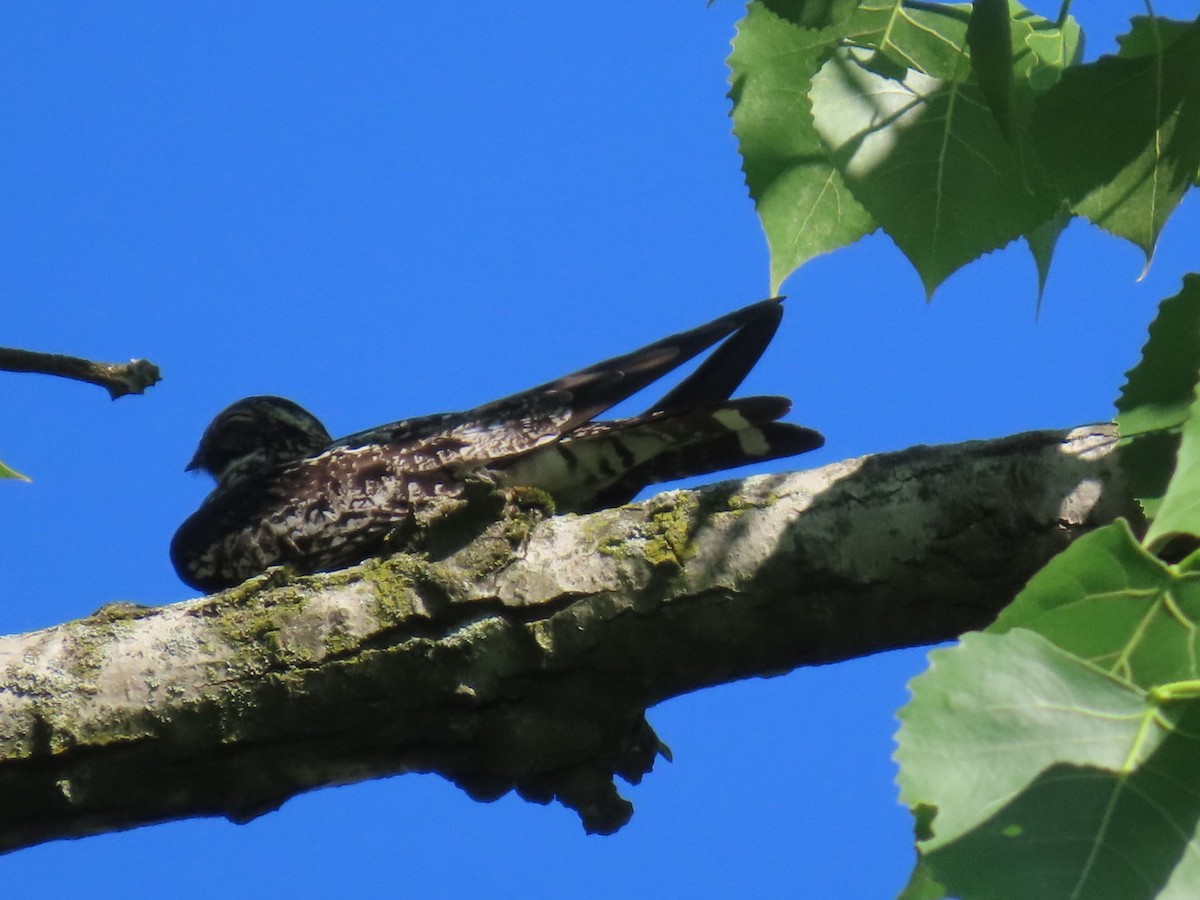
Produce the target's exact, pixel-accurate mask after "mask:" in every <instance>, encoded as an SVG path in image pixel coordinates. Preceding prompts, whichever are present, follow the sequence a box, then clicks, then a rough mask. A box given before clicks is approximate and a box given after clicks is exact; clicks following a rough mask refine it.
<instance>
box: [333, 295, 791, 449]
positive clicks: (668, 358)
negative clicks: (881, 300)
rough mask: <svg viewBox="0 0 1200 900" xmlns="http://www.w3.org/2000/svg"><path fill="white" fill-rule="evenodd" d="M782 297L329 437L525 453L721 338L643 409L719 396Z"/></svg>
mask: <svg viewBox="0 0 1200 900" xmlns="http://www.w3.org/2000/svg"><path fill="white" fill-rule="evenodd" d="M780 300H781V298H772V299H770V300H763V301H760V302H758V303H754V304H751V305H750V306H746V307H743V308H742V309H739V310H736V311H734V312H732V313H729V314H727V315H724V316H721V317H720V318H719V319H714V320H713V321H711V322H708V323H706V324H704V325H700V326H698V327H697V328H693V329H691V330H689V331H683V332H680V333H678V334H673V335H671V336H669V337H666V338H663V339H662V340H660V341H655V342H654V343H653V344H648V345H646V346H645V347H642V348H640V349H638V350H635V351H633V352H632V353H627V354H625V355H623V356H616V357H613V358H612V359H607V360H604V361H603V362H600V363H596V364H595V365H592V366H588V367H587V368H585V369H580V370H579V371H577V372H572V373H571V374H569V375H564V376H563V377H561V378H558V379H555V380H554V381H548V382H546V383H545V384H541V385H538V386H537V387H534V388H530V389H528V390H525V391H521V392H520V393H517V394H513V395H511V396H508V397H504V398H501V399H499V400H494V401H492V402H490V403H485V404H483V405H482V406H477V407H475V408H474V409H470V410H466V411H464V412H459V413H444V414H441V415H436V416H424V417H420V418H415V419H405V420H403V421H400V422H393V423H391V424H389V425H383V426H379V427H377V428H371V429H369V430H367V431H360V432H357V433H355V434H352V435H349V436H347V437H344V438H341V439H339V440H337V441H334V442H333V444H332V445H331V446H335V447H359V446H363V445H366V444H401V445H404V446H406V447H407V448H409V449H410V451H411V452H412V454H413V456H414V458H424V459H427V460H428V462H429V463H431V464H434V463H436V464H446V463H447V462H451V463H454V464H460V465H461V464H473V463H474V464H478V463H480V462H486V461H490V460H497V459H505V458H508V457H512V456H515V455H519V454H521V453H526V452H528V451H530V450H533V449H535V448H536V447H539V446H542V445H543V444H546V443H549V442H552V441H555V440H557V439H559V438H560V437H562V436H563V435H565V434H569V433H571V432H572V431H573V430H574V429H576V428H578V427H579V426H580V425H583V424H584V423H586V422H590V421H591V420H592V419H594V418H595V417H596V416H598V415H599V414H600V413H602V412H604V411H605V410H606V409H609V408H610V407H612V406H615V405H616V404H618V403H620V402H621V401H622V400H624V399H626V398H627V397H630V396H632V395H633V394H635V393H637V392H638V391H640V390H642V389H643V388H645V387H647V386H648V385H650V384H652V383H653V382H655V381H657V380H658V379H659V378H662V377H663V376H664V375H666V374H667V373H669V372H670V371H672V370H673V369H676V368H678V367H679V366H681V365H683V364H684V363H686V362H688V361H689V360H691V359H694V358H695V357H696V356H698V355H699V354H700V353H703V352H704V351H705V350H707V349H708V348H709V347H711V346H713V344H716V343H717V342H718V341H721V340H722V339H723V338H728V340H726V341H725V342H724V343H723V344H722V345H721V346H720V347H719V348H718V349H717V350H716V351H714V353H713V355H712V356H711V357H710V358H709V359H708V360H706V361H705V362H704V364H702V365H701V366H700V367H699V368H698V369H697V370H696V371H695V372H693V373H692V374H691V375H689V376H688V377H687V378H686V379H684V380H683V381H682V382H681V383H680V384H679V385H678V386H677V387H675V388H674V389H673V390H671V391H670V392H668V393H667V394H666V395H665V396H664V397H663V398H662V399H661V400H660V401H659V402H658V403H656V404H655V405H654V406H653V407H651V409H650V410H648V412H678V411H681V410H683V409H686V408H689V407H692V406H697V405H712V404H714V403H718V402H720V401H722V400H725V399H727V398H728V397H729V395H730V394H731V393H732V392H733V391H734V390H735V389H736V388H737V386H738V385H739V384H741V382H742V380H743V379H744V378H745V377H746V374H747V373H748V372H749V371H750V369H751V368H752V367H753V366H754V364H755V363H756V362H757V361H758V359H759V357H760V356H761V355H762V352H763V350H764V349H765V348H766V346H767V344H768V343H769V342H770V340H771V337H772V336H773V335H774V333H775V329H776V328H777V327H778V325H779V320H780V317H781V316H782V314H783V310H782V307H781V306H780Z"/></svg>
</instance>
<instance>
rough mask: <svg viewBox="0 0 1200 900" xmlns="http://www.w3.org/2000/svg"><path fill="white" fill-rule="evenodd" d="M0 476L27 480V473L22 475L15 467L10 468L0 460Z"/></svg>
mask: <svg viewBox="0 0 1200 900" xmlns="http://www.w3.org/2000/svg"><path fill="white" fill-rule="evenodd" d="M0 478H16V479H17V480H19V481H29V476H28V475H22V474H21V473H20V472H18V471H16V470H15V469H10V468H9V467H8V466H6V465H5V464H4V463H2V462H0Z"/></svg>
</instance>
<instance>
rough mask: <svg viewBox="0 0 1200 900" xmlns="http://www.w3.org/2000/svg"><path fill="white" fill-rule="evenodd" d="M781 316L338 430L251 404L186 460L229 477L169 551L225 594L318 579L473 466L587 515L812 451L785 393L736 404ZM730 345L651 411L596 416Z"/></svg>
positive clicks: (377, 546)
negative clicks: (254, 585)
mask: <svg viewBox="0 0 1200 900" xmlns="http://www.w3.org/2000/svg"><path fill="white" fill-rule="evenodd" d="M782 315H783V307H782V306H780V304H779V300H778V299H773V300H764V301H762V302H760V303H755V304H753V305H751V306H747V307H745V308H744V309H740V310H738V311H736V312H733V313H730V314H728V315H726V316H722V317H721V318H719V319H716V320H715V321H712V322H709V323H708V324H706V325H701V326H700V327H698V328H694V329H692V330H691V331H684V332H681V333H680V334H676V335H672V336H671V337H668V338H664V339H663V340H661V341H658V342H656V343H653V344H650V345H648V346H646V347H643V348H642V349H640V350H635V351H634V352H633V353H630V354H627V355H625V356H618V357H615V358H614V359H610V360H606V361H605V362H602V363H597V364H596V365H594V366H590V367H588V368H586V369H581V370H580V371H578V372H575V373H573V374H571V375H566V376H564V377H562V378H559V379H558V380H556V381H551V382H548V383H546V384H543V385H540V386H538V387H535V388H531V389H530V390H527V391H523V392H522V393H519V394H514V395H512V396H511V397H505V398H503V399H501V400H495V401H493V402H491V403H486V404H484V405H483V406H477V407H475V408H474V409H469V410H466V411H465V412H456V413H443V414H441V415H432V416H422V417H419V418H414V419H405V420H403V421H400V422H393V423H392V424H390V425H382V426H380V427H378V428H371V429H369V430H367V431H360V432H358V433H356V434H352V435H349V436H348V437H344V438H341V439H339V440H332V439H331V438H330V436H329V434H328V432H326V430H325V427H324V426H323V425H322V424H321V423H320V421H318V420H317V418H316V417H315V416H313V415H312V414H311V413H309V412H307V411H306V410H304V409H303V408H301V407H300V406H298V405H296V404H295V403H292V402H291V401H290V400H284V399H283V398H281V397H247V398H246V399H244V400H239V401H238V402H236V403H234V404H233V405H232V406H229V407H228V408H226V409H225V410H223V411H222V412H221V413H219V414H218V415H217V417H216V418H215V419H213V421H212V423H211V424H210V425H209V426H208V428H207V429H205V431H204V435H203V436H202V437H201V438H200V445H199V447H198V448H197V449H196V455H195V456H194V457H193V458H192V461H191V462H190V463H189V464H188V466H187V468H188V469H189V470H194V469H199V470H201V471H204V472H208V473H209V474H211V475H212V476H214V477H215V478H216V481H217V486H216V488H215V489H214V490H213V492H212V493H211V494H209V496H208V497H207V498H206V499H205V500H204V503H203V504H202V505H201V506H200V509H198V510H197V511H196V512H195V513H194V514H193V515H192V516H190V517H189V518H188V519H187V520H186V521H185V522H184V523H183V524H182V525H181V526H180V528H179V530H178V531H177V532H176V533H175V537H174V539H173V540H172V541H171V561H172V562H173V563H174V565H175V570H176V571H177V572H178V573H179V577H180V578H181V579H183V580H184V581H185V582H186V583H187V584H189V585H191V586H192V587H194V588H198V589H200V590H204V591H214V590H220V589H222V588H227V587H231V586H233V585H235V584H239V583H240V582H242V581H244V580H246V579H247V578H250V577H251V576H253V575H258V574H260V573H261V572H264V571H266V569H267V568H269V567H270V566H277V565H281V564H287V565H289V566H291V567H292V568H293V569H295V570H296V571H298V572H302V573H311V572H320V571H326V570H329V569H336V568H340V567H343V566H348V565H352V564H354V563H356V562H360V561H361V560H363V559H366V558H367V557H369V556H372V555H375V554H376V553H378V552H379V551H380V550H381V549H382V548H383V545H384V543H385V540H386V538H387V537H388V535H389V534H391V533H393V532H394V531H395V530H396V529H397V528H398V527H400V526H402V525H403V524H405V523H406V522H407V521H409V520H410V519H411V517H412V515H413V513H414V511H415V510H420V509H421V508H422V505H423V504H428V503H429V502H430V501H431V500H432V499H433V498H435V497H455V496H458V495H460V494H461V493H462V492H463V489H464V484H465V481H466V479H467V478H468V477H469V476H471V475H473V474H479V475H483V476H485V477H488V478H490V479H491V480H493V481H495V483H496V484H498V485H499V486H501V487H512V486H532V487H537V488H541V489H542V490H544V491H546V492H547V493H548V494H549V495H550V496H551V497H553V499H554V501H555V508H556V510H557V511H558V512H590V511H594V510H597V509H603V508H605V507H609V506H617V505H620V504H622V503H627V502H629V501H630V500H632V499H633V497H634V495H636V494H637V493H638V491H640V490H641V489H642V488H644V487H645V486H647V485H649V484H656V483H658V482H661V481H671V480H674V479H677V478H684V477H687V476H691V475H703V474H707V473H710V472H716V471H719V470H721V469H728V468H732V467H734V466H740V465H745V464H747V463H751V462H757V461H761V460H767V459H776V458H779V457H783V456H792V455H794V454H797V453H803V452H805V451H806V450H813V449H816V448H817V447H820V446H821V445H822V444H823V443H824V438H823V437H821V435H820V434H818V433H817V432H816V431H813V430H811V429H808V428H802V427H801V426H799V425H793V424H790V423H787V422H779V421H777V420H778V419H779V418H780V417H781V416H783V415H784V414H785V413H786V412H787V411H788V409H789V408H790V407H791V402H790V401H789V400H787V399H786V398H784V397H745V398H742V399H737V400H731V399H729V398H730V395H731V394H732V393H733V392H734V390H736V389H737V387H738V385H740V384H741V383H742V380H743V379H744V378H745V377H746V375H747V373H749V371H750V369H751V368H752V367H753V366H754V364H755V363H756V362H757V361H758V359H759V357H760V356H761V355H762V352H763V350H765V349H766V346H767V344H768V343H769V342H770V340H771V338H772V337H773V336H774V334H775V330H776V328H777V327H778V326H779V321H780V318H781V316H782ZM722 339H725V340H724V343H722V344H721V345H720V346H719V347H717V348H716V349H715V350H714V351H713V352H712V354H711V355H710V356H709V357H708V359H707V360H705V361H704V362H703V363H702V364H701V365H700V366H699V367H698V368H697V369H696V370H695V371H694V372H693V373H692V374H691V375H689V376H688V377H686V378H685V379H683V380H682V381H681V382H680V383H679V384H678V385H677V386H676V387H675V388H674V389H673V390H671V391H669V392H668V393H667V394H666V395H665V396H663V398H662V399H661V400H659V401H658V402H657V403H655V404H654V405H653V406H651V407H650V408H649V409H647V410H646V411H645V412H643V413H641V414H639V415H635V416H631V417H629V418H625V419H616V420H612V421H595V417H596V416H598V415H599V414H600V413H602V412H604V410H606V409H608V408H609V407H611V406H614V405H615V404H617V403H619V402H620V401H622V400H624V399H625V398H627V397H629V396H631V395H632V394H634V393H636V392H637V391H639V390H641V389H642V388H644V387H646V386H647V385H649V384H651V383H652V382H654V381H656V380H657V379H659V378H661V377H662V376H663V375H665V374H666V373H667V372H669V371H671V370H672V369H674V368H676V367H677V366H680V365H682V364H683V363H685V362H687V361H688V360H690V359H692V358H694V357H695V356H697V355H699V354H700V353H702V352H703V351H704V350H706V349H708V348H709V347H711V346H712V345H713V344H716V343H717V342H718V341H721V340H722Z"/></svg>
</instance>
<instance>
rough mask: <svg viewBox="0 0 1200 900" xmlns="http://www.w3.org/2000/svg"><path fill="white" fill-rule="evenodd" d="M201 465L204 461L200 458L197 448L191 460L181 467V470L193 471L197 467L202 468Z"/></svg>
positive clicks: (202, 465)
mask: <svg viewBox="0 0 1200 900" xmlns="http://www.w3.org/2000/svg"><path fill="white" fill-rule="evenodd" d="M203 467H204V463H203V462H202V461H201V459H200V451H199V450H197V451H196V455H195V456H193V457H192V459H191V461H190V462H189V463H188V464H187V465H186V466H184V467H183V471H185V472H195V471H196V470H197V469H202V468H203Z"/></svg>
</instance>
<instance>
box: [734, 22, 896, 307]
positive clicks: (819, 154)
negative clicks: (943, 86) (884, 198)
mask: <svg viewBox="0 0 1200 900" xmlns="http://www.w3.org/2000/svg"><path fill="white" fill-rule="evenodd" d="M834 44H835V38H834V36H832V35H830V34H828V33H822V32H816V31H812V30H809V29H806V28H802V27H798V26H797V25H796V24H794V23H793V22H791V21H788V20H786V19H783V18H781V17H779V16H777V15H775V14H774V13H773V12H771V11H770V10H768V9H767V8H766V7H765V6H763V5H762V4H758V3H752V4H751V5H750V7H749V9H748V11H747V14H746V17H745V18H744V19H742V21H741V22H740V23H739V24H738V34H737V38H736V39H735V40H734V45H733V53H732V55H731V56H730V57H729V61H728V62H729V68H730V73H731V75H730V78H731V83H732V88H731V91H730V97H731V98H732V99H733V104H734V105H733V122H734V132H735V133H736V134H737V137H738V142H739V146H740V149H741V154H742V168H743V171H744V172H745V173H746V184H747V186H748V187H749V189H750V195H751V197H753V198H754V203H755V206H756V207H757V209H758V214H759V218H760V219H761V220H762V224H763V230H764V231H765V232H766V235H767V242H768V245H769V246H770V249H771V292H772V293H776V292H777V290H778V288H779V285H780V284H781V283H782V282H783V280H784V279H785V278H786V277H787V276H788V275H789V274H791V272H793V271H794V270H795V269H797V268H798V267H799V266H800V265H802V264H803V263H804V262H806V261H807V260H809V259H812V258H813V257H814V256H818V255H820V254H822V253H828V252H829V251H830V250H836V249H837V248H838V247H843V246H846V245H848V244H852V243H854V241H856V240H858V239H859V238H860V237H862V236H863V235H864V234H867V233H868V232H870V231H873V230H874V228H875V223H874V221H873V220H872V219H871V217H870V215H869V214H868V213H867V212H866V211H865V210H864V209H863V208H862V207H861V206H860V205H859V203H858V201H856V200H855V199H854V197H853V196H851V194H850V192H849V191H848V190H847V189H846V186H845V184H844V183H843V181H842V176H841V174H840V173H839V172H838V171H837V170H836V169H835V168H834V167H833V165H832V164H831V163H830V161H829V159H828V156H827V153H826V150H825V147H824V145H823V144H822V143H821V139H820V136H819V135H818V134H817V132H816V130H815V129H814V128H813V121H812V108H811V105H810V103H809V100H808V96H807V94H808V90H809V87H810V81H809V79H810V78H811V76H812V74H813V73H814V72H816V71H817V69H819V68H820V65H821V62H822V61H823V60H824V59H826V58H827V57H828V56H829V54H830V53H832V52H833V47H834Z"/></svg>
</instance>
